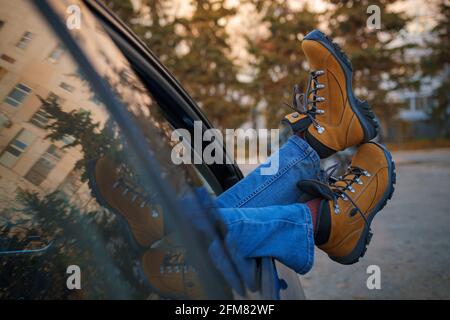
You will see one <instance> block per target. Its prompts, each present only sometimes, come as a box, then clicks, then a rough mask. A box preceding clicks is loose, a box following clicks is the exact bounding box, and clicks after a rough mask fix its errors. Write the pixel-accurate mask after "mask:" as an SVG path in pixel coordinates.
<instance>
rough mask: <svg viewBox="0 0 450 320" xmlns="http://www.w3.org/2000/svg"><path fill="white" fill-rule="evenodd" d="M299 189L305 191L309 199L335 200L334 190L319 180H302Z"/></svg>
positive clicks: (298, 184) (298, 185)
mask: <svg viewBox="0 0 450 320" xmlns="http://www.w3.org/2000/svg"><path fill="white" fill-rule="evenodd" d="M297 187H298V188H299V189H300V190H301V191H303V192H304V193H305V194H306V195H307V196H309V198H310V199H311V198H322V199H326V200H332V199H334V193H333V190H331V189H330V187H329V186H328V185H327V184H325V183H322V182H319V181H317V180H302V181H300V182H299V183H297Z"/></svg>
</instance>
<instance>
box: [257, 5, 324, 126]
mask: <svg viewBox="0 0 450 320" xmlns="http://www.w3.org/2000/svg"><path fill="white" fill-rule="evenodd" d="M255 4H256V6H257V9H258V11H259V12H260V14H262V21H261V22H262V23H263V24H267V25H268V28H269V35H268V36H266V37H264V38H261V37H257V38H254V39H249V52H250V53H251V54H252V55H253V56H254V58H255V60H254V63H253V65H252V67H253V68H254V70H255V71H256V76H255V78H254V80H253V82H252V85H251V91H252V94H253V95H254V97H256V101H257V102H258V103H261V102H262V103H263V104H265V105H266V106H265V108H264V118H265V120H266V125H267V127H268V128H276V127H278V125H279V121H280V119H282V117H283V116H284V115H285V114H287V113H290V112H292V110H290V109H289V108H286V107H285V106H283V104H282V103H283V102H289V103H290V102H291V100H292V88H293V87H294V85H296V84H298V85H299V86H300V88H301V89H302V90H305V89H306V81H307V78H308V74H307V72H306V68H307V66H306V65H305V63H304V62H305V60H306V59H305V55H304V53H303V51H302V49H301V43H300V41H301V39H302V38H303V36H304V35H305V34H306V33H308V32H309V31H311V30H313V29H314V28H315V27H316V26H317V16H316V14H315V13H314V12H312V11H310V10H309V8H308V7H307V6H305V7H303V8H302V9H299V10H294V9H292V8H291V7H290V5H289V3H288V1H278V0H277V1H272V0H270V1H255Z"/></svg>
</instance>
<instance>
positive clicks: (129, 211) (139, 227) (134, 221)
mask: <svg viewBox="0 0 450 320" xmlns="http://www.w3.org/2000/svg"><path fill="white" fill-rule="evenodd" d="M87 173H88V177H89V187H90V188H91V191H92V195H93V196H94V197H95V198H96V200H97V202H98V203H99V204H100V205H102V206H104V207H106V208H107V209H109V210H111V211H112V212H114V213H115V214H116V215H117V216H118V217H119V218H122V219H124V220H125V221H126V223H127V225H128V226H129V228H130V230H131V233H132V234H133V237H134V239H135V240H136V241H137V243H138V244H139V245H141V246H150V245H151V244H152V243H154V242H155V241H157V240H159V239H161V238H162V237H163V235H164V228H163V216H162V212H161V208H160V207H158V206H152V205H151V204H149V203H148V202H147V200H146V198H145V197H144V196H142V195H141V194H140V193H138V192H137V188H135V187H134V186H133V185H132V184H130V183H128V182H127V181H125V180H124V179H123V178H122V177H121V176H120V172H119V169H118V167H117V166H116V165H115V164H114V163H113V162H112V161H111V160H110V159H108V158H107V157H102V158H100V159H97V160H95V161H92V162H90V163H89V165H88V169H87Z"/></svg>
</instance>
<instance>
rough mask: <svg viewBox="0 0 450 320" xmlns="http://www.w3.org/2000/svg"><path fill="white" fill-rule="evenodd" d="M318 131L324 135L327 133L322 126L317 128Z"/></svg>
mask: <svg viewBox="0 0 450 320" xmlns="http://www.w3.org/2000/svg"><path fill="white" fill-rule="evenodd" d="M316 129H317V132H318V133H319V134H322V133H324V132H325V128H324V127H322V126H317V127H316Z"/></svg>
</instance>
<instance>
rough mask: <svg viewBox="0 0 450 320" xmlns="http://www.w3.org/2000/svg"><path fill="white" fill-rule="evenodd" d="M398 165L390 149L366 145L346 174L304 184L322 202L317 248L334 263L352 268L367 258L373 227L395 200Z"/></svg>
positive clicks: (372, 143)
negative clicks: (374, 220)
mask: <svg viewBox="0 0 450 320" xmlns="http://www.w3.org/2000/svg"><path fill="white" fill-rule="evenodd" d="M395 179H396V177H395V165H394V162H393V160H392V158H391V155H390V153H389V152H388V151H387V149H386V148H385V147H384V146H382V145H380V144H377V143H375V142H369V143H364V144H362V145H361V146H360V147H359V148H358V151H357V152H356V154H355V155H354V157H353V159H352V162H351V165H350V167H349V168H348V169H347V171H346V173H345V174H344V175H342V176H339V177H334V176H333V172H331V173H329V174H328V177H327V178H326V179H325V180H327V181H326V182H323V181H318V180H304V181H301V182H299V184H298V186H299V188H300V189H301V190H302V191H304V192H306V193H307V194H309V195H310V196H311V197H315V198H322V199H324V200H322V201H321V203H320V208H319V209H318V214H317V220H316V221H317V223H316V227H315V236H314V239H315V244H316V245H317V246H318V247H319V248H320V249H322V250H323V251H325V252H326V253H327V254H328V255H329V256H330V258H331V259H333V260H335V261H337V262H339V263H342V264H352V263H355V262H357V261H358V260H359V258H360V257H362V256H364V254H365V251H366V249H367V245H368V244H369V242H370V239H371V237H372V232H371V229H370V224H371V223H372V220H373V218H374V217H375V215H376V214H377V213H378V212H379V211H380V210H381V209H383V208H384V206H385V205H386V203H387V201H388V200H389V199H391V197H392V194H393V192H394V184H395Z"/></svg>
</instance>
